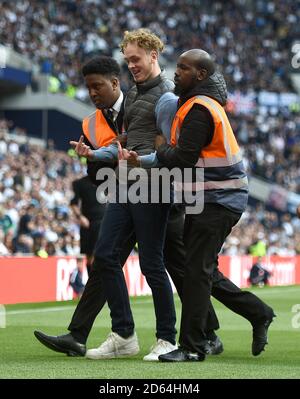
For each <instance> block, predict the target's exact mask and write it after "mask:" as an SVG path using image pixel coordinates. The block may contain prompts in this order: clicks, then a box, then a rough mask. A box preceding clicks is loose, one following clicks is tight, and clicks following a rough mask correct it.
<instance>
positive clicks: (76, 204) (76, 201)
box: [70, 180, 90, 228]
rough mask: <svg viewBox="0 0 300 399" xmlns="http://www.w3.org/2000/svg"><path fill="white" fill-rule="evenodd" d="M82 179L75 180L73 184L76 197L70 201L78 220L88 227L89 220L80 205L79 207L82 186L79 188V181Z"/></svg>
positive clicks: (81, 224)
mask: <svg viewBox="0 0 300 399" xmlns="http://www.w3.org/2000/svg"><path fill="white" fill-rule="evenodd" d="M79 182H80V180H76V181H74V182H73V184H72V186H73V191H74V197H73V198H72V199H71V201H70V206H71V209H72V211H73V213H74V215H75V217H76V219H77V221H78V223H79V224H80V226H82V227H85V228H88V227H89V225H90V222H89V220H88V219H87V218H86V217H85V216H84V215H83V214H82V213H81V210H80V207H79V203H80V201H81V200H80V198H81V196H80V188H79V184H78V183H79Z"/></svg>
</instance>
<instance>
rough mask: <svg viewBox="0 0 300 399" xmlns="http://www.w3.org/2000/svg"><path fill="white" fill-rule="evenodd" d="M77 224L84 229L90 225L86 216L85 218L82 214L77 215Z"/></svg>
mask: <svg viewBox="0 0 300 399" xmlns="http://www.w3.org/2000/svg"><path fill="white" fill-rule="evenodd" d="M79 224H80V226H81V227H84V228H85V229H88V228H89V227H90V221H89V219H88V218H86V217H85V216H83V215H80V216H79Z"/></svg>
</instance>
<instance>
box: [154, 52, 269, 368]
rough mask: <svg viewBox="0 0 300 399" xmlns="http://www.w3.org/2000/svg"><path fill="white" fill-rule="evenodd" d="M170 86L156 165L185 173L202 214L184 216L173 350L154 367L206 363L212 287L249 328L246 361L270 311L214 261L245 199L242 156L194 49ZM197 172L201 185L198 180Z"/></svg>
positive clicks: (262, 340) (262, 338)
mask: <svg viewBox="0 0 300 399" xmlns="http://www.w3.org/2000/svg"><path fill="white" fill-rule="evenodd" d="M174 81H175V93H176V94H179V96H180V97H179V102H178V109H177V113H176V115H175V117H174V120H173V124H172V128H171V143H170V145H168V144H166V143H165V142H164V139H163V138H157V140H156V144H157V145H156V147H157V158H158V160H159V161H160V162H161V163H162V164H163V165H165V166H167V167H168V168H169V169H172V168H175V167H179V168H181V169H184V168H191V169H192V172H193V181H192V182H189V184H185V183H183V189H184V190H186V191H189V190H190V191H191V192H192V193H193V194H196V197H195V199H196V201H197V199H199V198H202V199H203V210H202V212H201V211H197V212H194V213H188V212H187V211H186V216H185V228H184V242H185V248H186V264H185V271H184V283H183V296H182V316H181V327H180V338H179V345H180V346H179V348H178V349H177V350H174V351H172V352H170V353H168V354H164V355H161V356H159V360H160V361H164V362H182V361H201V360H204V359H205V322H206V317H207V311H208V305H209V299H210V295H211V294H213V295H214V294H218V288H221V290H222V299H223V300H222V302H223V303H225V302H226V301H227V303H226V306H228V307H229V308H231V309H232V310H234V311H235V312H237V313H239V314H241V315H243V316H244V317H246V318H247V319H248V320H249V321H250V322H251V324H252V327H253V342H252V354H253V355H254V356H257V355H259V354H260V353H261V352H262V351H263V350H264V347H265V345H266V344H267V331H268V327H269V325H270V323H271V322H272V319H273V317H274V312H273V310H272V309H271V308H270V307H269V306H268V305H266V304H265V303H263V302H262V301H261V300H260V299H259V298H257V297H256V296H255V295H253V294H251V293H249V292H248V293H245V294H244V296H242V295H240V293H241V291H240V289H239V288H238V287H235V286H234V284H233V283H231V281H230V280H228V279H226V278H224V276H223V275H222V273H221V272H220V271H219V270H218V254H219V252H220V251H221V248H222V245H223V243H224V241H225V239H226V237H227V236H228V235H229V234H230V232H231V229H232V227H233V226H234V225H235V224H236V223H237V222H238V221H239V219H240V217H241V215H242V213H243V211H244V210H245V208H246V205H247V199H248V184H247V176H246V173H245V170H244V166H243V163H242V159H241V153H240V150H239V146H238V144H237V141H236V139H235V136H234V134H233V131H232V128H231V125H230V122H229V120H228V118H227V115H226V113H225V110H224V108H223V107H224V105H225V104H226V99H227V90H226V84H225V81H224V78H223V76H222V75H221V74H220V73H218V72H216V70H215V65H214V62H213V61H212V58H211V57H210V55H209V54H208V53H206V52H205V51H203V50H200V49H193V50H189V51H187V52H185V53H183V54H182V55H181V56H180V57H179V59H178V62H177V68H176V71H175V79H174ZM199 170H201V172H202V173H201V176H202V180H201V181H197V177H198V176H200V174H198V173H197V172H199ZM197 194H202V196H201V195H199V196H198V197H197ZM196 205H197V206H198V205H199V204H197V203H196ZM189 208H190V207H189ZM198 209H201V207H198ZM224 288H225V289H224ZM213 291H214V293H213ZM236 295H239V297H240V300H239V301H238V302H237V301H235V302H234V301H233V300H232V299H233V297H234V296H236ZM214 296H215V297H216V296H217V295H214ZM226 296H227V299H226Z"/></svg>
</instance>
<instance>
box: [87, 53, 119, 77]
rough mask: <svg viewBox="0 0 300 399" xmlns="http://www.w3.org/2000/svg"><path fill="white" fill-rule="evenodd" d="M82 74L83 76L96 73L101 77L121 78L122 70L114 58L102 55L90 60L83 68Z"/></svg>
mask: <svg viewBox="0 0 300 399" xmlns="http://www.w3.org/2000/svg"><path fill="white" fill-rule="evenodd" d="M81 72H82V74H83V76H87V75H91V74H92V73H96V74H99V75H107V76H114V77H117V78H119V77H120V74H121V69H120V66H119V64H118V63H117V61H116V60H115V59H114V58H112V57H107V56H104V55H101V56H98V57H94V58H92V59H91V60H89V61H88V62H87V63H86V64H85V65H84V66H83V67H82V70H81Z"/></svg>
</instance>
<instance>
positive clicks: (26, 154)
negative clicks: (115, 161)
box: [0, 120, 86, 257]
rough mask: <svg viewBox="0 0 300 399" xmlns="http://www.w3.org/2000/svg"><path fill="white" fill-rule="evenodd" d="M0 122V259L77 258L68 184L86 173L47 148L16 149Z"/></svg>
mask: <svg viewBox="0 0 300 399" xmlns="http://www.w3.org/2000/svg"><path fill="white" fill-rule="evenodd" d="M7 132H9V124H8V123H7V122H6V121H4V120H0V255H10V254H22V255H23V254H35V255H37V256H40V257H47V256H50V255H77V254H79V253H80V246H79V226H78V224H77V221H76V220H75V219H74V216H73V214H72V212H71V210H70V207H69V202H70V199H71V197H72V195H73V193H72V188H71V182H72V181H73V180H74V179H75V178H77V177H80V176H81V175H83V173H84V171H85V169H86V167H85V165H84V164H82V163H81V161H80V160H79V159H78V158H76V157H71V156H70V155H68V154H67V153H65V152H60V151H57V150H54V149H53V148H51V143H50V145H49V146H48V148H47V149H45V148H43V147H41V146H39V145H32V144H29V143H28V141H25V142H23V143H19V142H17V141H14V140H11V139H10V138H9V136H7Z"/></svg>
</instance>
